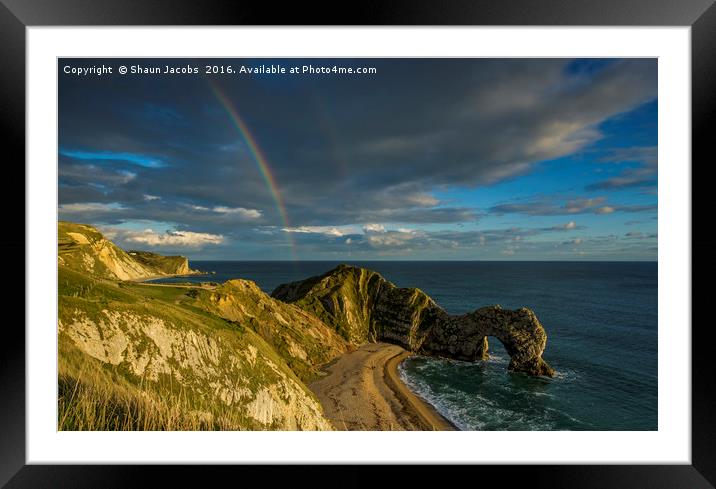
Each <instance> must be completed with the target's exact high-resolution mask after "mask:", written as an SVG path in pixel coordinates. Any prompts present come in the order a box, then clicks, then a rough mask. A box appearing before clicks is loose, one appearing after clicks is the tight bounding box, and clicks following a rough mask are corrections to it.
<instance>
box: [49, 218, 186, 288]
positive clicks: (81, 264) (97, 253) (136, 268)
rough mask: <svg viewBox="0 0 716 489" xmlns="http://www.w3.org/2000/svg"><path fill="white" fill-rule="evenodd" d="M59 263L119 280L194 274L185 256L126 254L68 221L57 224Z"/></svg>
mask: <svg viewBox="0 0 716 489" xmlns="http://www.w3.org/2000/svg"><path fill="white" fill-rule="evenodd" d="M57 262H58V264H59V265H64V266H67V267H69V268H73V269H75V270H78V271H82V272H85V273H87V274H90V275H93V276H98V277H103V278H108V279H117V280H141V279H146V278H150V277H157V276H162V275H184V274H190V273H193V271H192V270H191V269H190V268H189V260H187V259H186V258H185V257H183V256H170V257H165V256H162V255H157V254H155V253H149V252H143V251H130V252H126V251H124V250H123V249H121V248H119V247H118V246H116V245H115V244H114V243H112V242H111V241H109V240H108V239H106V238H105V237H104V236H103V235H102V234H101V233H100V232H99V231H97V230H96V229H95V228H93V227H92V226H86V225H83V224H74V223H69V222H60V223H59V225H58V257H57Z"/></svg>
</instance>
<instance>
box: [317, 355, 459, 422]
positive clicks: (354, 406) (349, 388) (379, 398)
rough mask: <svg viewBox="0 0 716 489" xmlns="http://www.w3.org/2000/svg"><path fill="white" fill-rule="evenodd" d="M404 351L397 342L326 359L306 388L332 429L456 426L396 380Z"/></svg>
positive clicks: (399, 380)
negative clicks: (322, 374) (318, 373)
mask: <svg viewBox="0 0 716 489" xmlns="http://www.w3.org/2000/svg"><path fill="white" fill-rule="evenodd" d="M409 356H410V352H408V351H406V350H404V349H403V348H401V347H400V346H398V345H393V344H389V343H369V344H366V345H362V346H361V347H359V348H357V349H356V350H353V351H351V352H348V353H345V354H344V355H342V356H340V357H338V358H336V359H334V360H333V361H332V362H330V363H328V364H326V365H325V366H324V374H325V375H324V376H323V377H321V378H319V379H317V380H315V381H313V382H311V383H310V384H309V386H308V387H309V389H311V391H313V393H314V394H315V395H316V397H317V398H318V400H319V401H320V403H321V405H322V406H323V410H324V414H325V416H326V417H327V418H328V419H329V420H330V421H331V423H332V424H333V426H334V427H335V429H336V430H340V431H344V430H345V431H353V430H358V431H394V430H409V431H453V430H457V427H456V426H454V425H453V424H452V423H451V422H450V421H448V420H447V419H445V418H444V417H443V416H442V415H441V414H440V413H438V412H437V410H435V408H434V407H433V406H432V405H430V404H429V403H428V402H427V401H425V400H424V399H422V398H421V397H419V396H418V395H417V394H416V393H414V392H413V391H411V390H410V389H409V388H408V386H406V385H405V384H404V383H403V381H402V380H401V379H400V375H399V373H398V365H399V364H400V362H402V361H403V360H405V358H407V357H409Z"/></svg>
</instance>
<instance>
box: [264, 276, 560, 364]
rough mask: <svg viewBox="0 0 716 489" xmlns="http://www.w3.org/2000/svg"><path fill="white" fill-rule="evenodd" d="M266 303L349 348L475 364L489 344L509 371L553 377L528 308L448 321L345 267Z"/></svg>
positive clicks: (487, 310)
mask: <svg viewBox="0 0 716 489" xmlns="http://www.w3.org/2000/svg"><path fill="white" fill-rule="evenodd" d="M271 296H272V297H274V298H276V299H279V300H282V301H284V302H287V303H292V304H295V305H296V306H298V307H300V308H302V309H304V310H305V311H307V312H310V313H311V314H314V315H315V316H317V317H318V318H320V319H321V320H323V322H325V323H326V324H330V325H332V326H333V327H335V328H336V331H337V332H338V333H339V334H341V335H342V336H343V337H344V338H345V339H346V340H347V341H348V342H350V343H353V344H360V343H364V342H366V341H376V340H382V341H387V342H391V343H396V344H399V345H401V346H403V347H404V348H406V349H407V350H410V351H413V352H416V353H422V354H426V355H436V356H442V357H448V358H455V359H459V360H467V361H475V360H479V359H483V358H486V357H487V355H488V340H487V337H488V336H492V337H495V338H497V339H498V340H499V341H501V342H502V344H503V345H504V346H505V349H506V350H507V352H508V353H509V355H510V357H511V361H510V365H509V367H508V368H509V370H511V371H515V372H522V373H525V374H528V375H535V376H538V375H545V376H552V375H554V370H553V369H552V368H551V367H550V366H549V365H548V364H547V363H546V362H545V361H544V360H543V359H542V353H543V352H544V349H545V347H546V345H547V333H546V332H545V330H544V327H543V326H542V324H541V323H540V322H539V320H538V319H537V317H536V315H535V314H534V312H532V311H531V310H529V309H527V308H521V309H518V310H515V311H511V310H505V309H502V308H501V307H500V306H492V307H483V308H480V309H477V310H476V311H474V312H472V313H469V314H464V315H461V316H454V315H450V314H448V313H447V312H445V311H444V310H443V309H442V308H441V307H439V306H438V305H437V304H435V302H434V301H433V300H432V299H431V298H430V297H429V296H428V295H427V294H425V293H424V292H423V291H421V290H420V289H414V288H399V287H396V286H395V285H393V284H392V283H390V282H389V281H387V280H385V279H384V278H383V277H382V276H381V275H380V274H378V273H377V272H373V271H370V270H366V269H362V268H357V267H351V266H346V265H340V266H338V267H337V268H335V269H334V270H331V271H329V272H328V273H326V274H324V275H321V276H317V277H312V278H309V279H307V280H303V281H299V282H293V283H289V284H284V285H280V286H279V287H277V288H276V289H275V290H274V291H273V293H272V294H271Z"/></svg>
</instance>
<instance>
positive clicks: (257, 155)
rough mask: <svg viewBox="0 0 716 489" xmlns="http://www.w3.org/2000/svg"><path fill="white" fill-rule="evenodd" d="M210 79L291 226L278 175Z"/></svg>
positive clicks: (292, 251)
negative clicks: (277, 179) (275, 175)
mask: <svg viewBox="0 0 716 489" xmlns="http://www.w3.org/2000/svg"><path fill="white" fill-rule="evenodd" d="M208 81H209V86H210V87H211V91H212V92H214V95H215V96H216V98H217V100H218V101H219V103H220V104H221V106H222V107H223V109H224V110H225V111H226V113H227V114H228V115H229V118H230V119H231V122H232V123H233V125H234V127H235V128H236V130H237V131H238V132H239V134H240V135H241V137H242V138H243V140H244V142H245V143H246V146H247V147H248V149H249V152H250V153H251V156H252V158H253V159H254V161H255V162H256V166H258V169H259V173H260V174H261V177H262V178H263V180H264V182H265V183H266V187H267V188H268V190H269V192H270V193H271V197H272V198H273V200H274V202H275V204H276V210H278V213H279V215H280V216H281V220H282V221H283V225H284V227H285V228H290V227H291V225H290V221H289V220H288V213H287V212H286V205H285V204H284V202H283V198H282V197H281V192H279V187H278V184H277V183H276V177H274V175H273V172H272V171H271V167H270V166H269V163H268V159H267V158H266V155H265V154H264V152H263V151H262V150H261V148H260V147H259V144H258V141H256V138H255V137H254V135H253V134H252V133H251V130H249V126H248V125H247V124H246V122H245V121H244V120H243V119H242V117H241V115H240V114H239V112H238V110H236V106H235V105H234V103H233V102H232V101H231V100H230V99H229V97H227V96H226V94H225V93H224V92H223V91H222V90H221V87H220V86H219V85H218V83H217V82H216V81H214V80H212V79H209V80H208ZM286 236H287V237H288V241H289V244H290V246H291V255H292V257H293V259H294V261H295V260H296V252H295V248H296V245H295V243H294V241H293V236H292V233H290V232H286Z"/></svg>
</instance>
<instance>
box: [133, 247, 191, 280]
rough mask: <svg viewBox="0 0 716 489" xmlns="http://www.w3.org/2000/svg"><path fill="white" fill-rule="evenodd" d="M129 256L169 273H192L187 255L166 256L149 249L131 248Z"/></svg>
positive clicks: (149, 266)
mask: <svg viewBox="0 0 716 489" xmlns="http://www.w3.org/2000/svg"><path fill="white" fill-rule="evenodd" d="M127 253H128V254H129V256H131V257H132V258H134V259H135V260H136V261H138V262H139V263H141V264H142V265H144V266H145V267H146V268H148V269H150V270H157V271H159V272H160V273H165V274H168V275H184V274H189V273H192V270H190V269H189V260H187V258H186V257H185V256H179V255H174V256H164V255H159V254H157V253H151V252H149V251H139V250H129V251H128V252H127Z"/></svg>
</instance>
